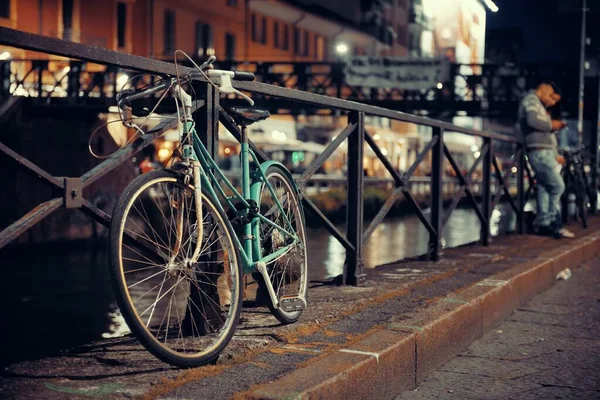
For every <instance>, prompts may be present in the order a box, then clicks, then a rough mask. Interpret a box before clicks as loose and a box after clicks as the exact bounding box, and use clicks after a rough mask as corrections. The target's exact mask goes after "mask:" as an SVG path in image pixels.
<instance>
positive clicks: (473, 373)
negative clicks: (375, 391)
mask: <svg viewBox="0 0 600 400" xmlns="http://www.w3.org/2000/svg"><path fill="white" fill-rule="evenodd" d="M599 332H600V258H596V259H594V260H592V261H589V262H587V263H586V264H584V265H583V266H581V267H580V268H577V269H575V270H573V275H572V277H571V279H569V280H567V281H559V282H558V283H557V284H555V285H554V286H552V287H551V288H550V289H548V290H547V291H545V292H543V293H542V294H540V295H538V296H536V297H535V298H534V299H533V300H532V301H531V302H529V303H527V304H526V305H524V306H522V307H520V308H519V309H517V310H516V311H515V312H514V313H513V314H512V315H511V316H510V317H509V318H508V320H507V321H506V322H504V323H503V324H502V325H500V326H499V327H497V328H496V329H493V330H491V331H490V332H489V333H487V334H486V335H485V336H483V337H482V338H481V339H479V340H477V341H476V342H474V343H473V344H472V345H471V346H470V347H469V348H468V349H467V350H466V351H464V352H463V353H461V354H460V355H459V356H458V357H456V358H454V359H453V360H451V361H450V362H448V363H446V364H445V365H443V366H442V367H441V368H439V369H437V370H436V371H435V372H434V373H432V374H431V375H430V376H429V377H428V378H426V379H425V380H424V381H423V382H422V383H421V384H420V385H419V386H418V387H417V389H416V390H414V391H407V392H404V393H403V394H402V395H400V396H399V397H397V400H422V399H519V400H527V399H582V400H583V399H598V398H600V334H599Z"/></svg>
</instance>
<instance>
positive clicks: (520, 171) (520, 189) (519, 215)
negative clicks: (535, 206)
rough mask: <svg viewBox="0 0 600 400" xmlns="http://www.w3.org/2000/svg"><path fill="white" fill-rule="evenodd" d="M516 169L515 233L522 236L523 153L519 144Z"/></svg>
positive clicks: (523, 205) (523, 217)
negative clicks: (516, 207) (516, 204)
mask: <svg viewBox="0 0 600 400" xmlns="http://www.w3.org/2000/svg"><path fill="white" fill-rule="evenodd" d="M517 168H518V171H517V199H518V203H519V211H518V212H517V233H518V234H519V235H522V234H523V233H525V214H524V213H525V171H524V169H525V152H524V151H523V146H522V145H521V144H519V145H517Z"/></svg>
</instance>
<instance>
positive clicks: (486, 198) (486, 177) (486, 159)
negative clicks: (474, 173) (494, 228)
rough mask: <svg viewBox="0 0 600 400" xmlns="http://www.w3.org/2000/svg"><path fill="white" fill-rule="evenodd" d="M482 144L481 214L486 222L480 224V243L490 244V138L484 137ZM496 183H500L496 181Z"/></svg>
mask: <svg viewBox="0 0 600 400" xmlns="http://www.w3.org/2000/svg"><path fill="white" fill-rule="evenodd" d="M483 143H484V146H485V147H487V151H486V152H485V154H483V182H482V186H483V187H482V192H483V195H482V199H481V200H482V202H483V215H484V216H485V220H486V224H485V226H483V225H482V226H481V244H482V245H484V246H488V245H489V244H490V215H491V211H492V210H491V208H492V188H491V184H492V179H491V178H492V157H493V150H492V146H493V143H492V139H490V138H484V139H483ZM498 184H500V183H499V182H498Z"/></svg>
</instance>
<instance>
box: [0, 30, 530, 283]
mask: <svg viewBox="0 0 600 400" xmlns="http://www.w3.org/2000/svg"><path fill="white" fill-rule="evenodd" d="M0 44H4V45H9V46H14V47H20V48H23V49H27V50H34V51H40V52H44V53H48V54H53V55H58V56H63V57H68V58H73V59H77V60H81V61H85V62H92V63H96V64H104V65H107V66H108V67H110V68H122V69H128V70H135V71H140V72H144V73H149V74H159V75H175V73H176V71H175V66H174V65H173V64H170V63H166V62H162V61H157V60H152V59H147V58H143V57H139V56H133V55H127V54H122V53H118V52H114V51H110V50H106V49H100V48H94V47H90V46H87V45H83V44H78V43H72V42H66V41H62V40H59V39H55V38H49V37H43V36H38V35H34V34H29V33H25V32H21V31H16V30H11V29H7V28H0ZM180 72H181V73H184V74H185V73H187V72H191V70H189V69H187V68H185V67H184V68H180ZM234 86H235V87H236V88H237V89H239V90H242V91H245V92H249V93H251V94H252V95H254V96H257V97H261V98H278V99H283V100H285V101H287V102H289V103H290V104H291V103H294V104H303V105H311V106H315V107H319V108H325V109H330V110H335V111H336V112H337V113H342V114H346V115H347V116H348V124H347V126H346V127H345V128H344V129H343V130H342V132H341V133H339V134H338V135H337V136H336V137H335V139H334V140H333V141H332V142H331V143H330V144H329V145H328V146H327V147H326V149H325V150H324V151H323V152H322V153H321V154H319V155H318V156H317V157H316V158H315V159H314V160H313V162H312V163H311V164H310V165H309V166H308V167H307V169H306V170H305V171H304V173H303V174H302V175H301V176H299V177H298V179H297V180H298V183H299V186H300V187H304V186H306V185H307V183H308V182H309V181H311V179H312V177H313V176H314V175H315V173H316V172H317V171H318V170H319V168H320V167H321V166H322V165H323V163H324V162H325V161H326V160H327V159H328V157H330V156H331V155H332V154H333V153H334V151H335V150H336V149H337V148H338V147H339V146H340V145H341V144H342V142H344V141H347V159H346V163H347V176H346V177H345V178H344V179H345V182H346V188H347V193H348V196H347V204H346V209H347V215H346V232H342V231H340V230H339V229H338V228H337V227H336V226H335V225H334V224H333V223H332V222H331V221H330V220H329V219H328V218H327V217H326V216H325V215H324V214H323V213H322V212H321V210H319V208H318V207H316V206H315V204H314V203H313V202H312V201H311V200H310V198H309V197H308V196H307V195H306V194H305V193H304V192H302V193H301V198H302V203H303V205H304V207H305V209H306V210H308V211H309V212H311V213H313V214H314V215H315V217H316V218H318V219H320V220H321V221H322V223H323V226H324V227H325V228H326V229H327V230H328V231H329V232H330V233H331V234H332V235H333V236H334V237H335V238H336V239H337V240H338V241H339V242H340V243H341V244H342V245H343V247H344V248H345V249H346V263H345V279H344V281H345V283H347V284H352V285H355V284H358V283H359V282H360V281H361V278H362V277H363V276H364V266H363V261H362V260H363V257H362V247H363V243H364V242H365V241H366V240H368V238H369V237H370V236H371V234H372V233H373V232H374V230H375V229H376V227H377V226H378V225H379V224H380V223H381V221H382V220H383V219H384V218H385V217H386V215H387V214H388V212H389V211H390V209H391V207H392V206H393V205H394V203H395V202H396V200H398V199H399V198H400V197H401V196H404V198H405V199H406V201H407V203H408V204H409V206H410V207H412V209H413V210H414V212H415V213H416V215H417V216H418V218H419V220H420V221H421V223H422V224H423V225H424V226H425V228H426V229H427V231H428V232H429V251H428V255H429V256H430V257H431V259H433V260H438V259H439V257H440V250H441V239H442V229H443V225H444V223H445V222H446V221H447V220H448V218H449V216H450V214H451V213H452V211H453V210H454V209H455V208H456V206H457V204H458V202H459V201H460V199H461V198H462V197H463V196H465V197H466V199H467V200H468V201H469V202H470V204H471V206H472V207H473V209H474V210H475V212H476V214H477V216H478V218H479V220H480V222H481V243H482V244H483V245H488V244H489V241H490V215H491V210H492V208H493V206H494V204H496V203H497V202H498V201H499V198H500V196H502V194H504V195H505V196H506V198H507V199H508V201H509V203H510V205H511V207H512V209H513V210H514V212H515V213H516V215H517V231H518V232H519V233H522V232H523V229H524V227H523V222H524V220H523V208H524V203H525V200H526V192H525V190H524V183H525V182H524V170H525V162H524V149H523V144H522V142H521V141H520V140H519V139H518V138H516V137H513V136H508V135H503V134H497V133H493V132H486V131H478V130H474V129H468V128H463V127H459V126H455V125H452V124H450V123H447V122H443V121H438V120H434V119H430V118H425V117H420V116H416V115H411V114H406V113H403V112H399V111H393V110H390V109H385V108H379V107H375V106H372V105H366V104H362V103H358V102H353V101H348V100H342V99H339V98H334V97H328V96H324V95H320V94H315V93H308V92H304V91H299V90H293V89H289V88H286V87H281V86H275V85H270V84H266V83H262V82H238V81H234ZM197 92H199V93H201V94H202V96H201V97H202V99H201V100H199V101H196V102H195V104H194V109H195V110H197V113H196V117H195V118H196V127H197V130H198V132H199V134H200V135H201V138H202V140H203V141H204V142H205V144H206V146H207V149H208V150H209V151H210V152H211V153H212V154H213V156H217V154H218V153H217V152H218V148H217V140H218V124H219V122H221V123H222V124H223V125H224V127H225V128H226V129H227V130H229V132H231V133H232V134H233V135H234V136H235V137H236V138H237V139H238V140H239V138H240V131H239V128H238V127H237V126H236V125H235V123H234V121H233V119H232V118H231V117H230V116H229V114H228V113H227V110H226V107H225V105H224V104H222V103H221V98H220V96H219V93H218V91H217V90H216V89H214V88H213V86H212V85H209V84H206V83H200V84H199V88H198V90H197ZM366 115H370V116H377V117H384V118H389V119H391V120H397V121H403V122H409V123H413V124H418V125H424V126H428V127H431V128H432V130H433V134H432V137H431V140H430V141H429V142H428V143H427V144H426V145H425V146H424V148H423V149H422V150H421V152H420V153H419V154H418V156H417V157H416V160H415V162H414V163H413V164H412V165H411V166H410V167H409V168H407V169H406V171H404V172H399V171H398V170H397V169H396V168H395V167H394V165H392V162H391V161H390V160H389V158H388V157H387V156H386V155H385V153H384V152H383V151H382V149H381V148H380V147H379V145H378V144H377V142H376V140H374V139H373V136H372V135H371V134H370V133H369V132H368V131H367V130H366V129H365V116H366ZM176 124H177V119H173V120H172V119H168V120H166V121H165V122H162V123H161V124H159V125H158V126H156V127H154V128H153V129H152V130H150V131H148V132H147V133H146V134H144V135H143V136H141V137H140V138H139V139H138V140H136V141H135V142H134V143H132V144H130V145H128V146H127V147H125V148H122V149H121V150H119V151H117V152H116V153H114V154H113V155H112V156H111V157H109V158H108V159H106V160H105V161H103V162H102V163H100V164H99V165H97V166H96V167H94V168H93V169H91V170H90V171H88V172H87V173H85V174H83V175H82V176H79V177H55V176H52V175H51V174H49V173H48V172H46V171H44V170H42V169H41V168H39V167H38V166H36V165H35V164H34V163H32V162H31V161H29V160H27V159H26V158H24V157H22V156H20V155H19V154H17V153H15V152H14V151H13V150H11V149H9V148H8V147H7V146H5V145H3V144H1V143H0V152H2V153H3V154H4V155H5V157H6V158H5V159H7V160H9V161H13V162H15V163H16V164H17V165H18V166H19V167H20V168H21V169H23V170H25V171H27V172H29V173H30V174H31V175H33V176H34V177H36V178H37V179H39V180H41V181H42V182H43V183H45V184H46V185H47V186H49V187H50V188H52V189H53V196H52V198H51V199H50V200H48V201H46V202H44V203H42V204H40V205H39V206H38V207H36V208H34V209H33V210H31V211H30V212H29V213H27V214H26V215H25V216H23V217H22V218H21V219H19V220H18V221H16V222H14V223H13V224H11V225H10V226H8V227H7V228H5V229H4V230H3V231H2V232H0V248H2V247H3V246H5V245H6V244H8V243H9V242H10V241H12V240H13V239H14V238H16V237H17V236H18V235H20V234H21V233H23V232H25V231H26V230H27V229H29V228H30V227H31V226H33V225H34V224H36V223H37V222H39V221H40V220H42V219H43V218H45V217H46V216H48V215H49V214H51V213H52V212H53V211H55V210H56V209H58V208H60V207H65V208H78V209H81V210H82V211H83V212H85V213H86V214H87V215H88V216H90V217H91V218H93V219H95V220H96V221H98V222H100V223H101V224H104V225H109V223H110V219H111V217H110V215H108V214H106V213H105V212H103V211H102V210H100V209H98V208H97V207H95V206H94V205H93V204H92V203H90V202H89V201H88V200H86V199H85V198H84V197H83V196H82V190H83V188H85V187H86V186H89V185H90V184H91V183H93V182H95V181H97V180H98V179H99V178H100V177H102V176H104V175H106V174H107V173H109V172H110V171H112V170H113V169H115V168H116V167H117V166H119V165H120V164H122V163H124V162H125V161H127V160H128V159H130V157H131V156H132V155H133V154H135V153H137V152H139V151H140V150H141V149H142V148H144V147H145V146H147V145H148V144H150V143H151V142H152V141H153V140H154V139H155V138H156V137H157V136H158V135H160V134H161V133H162V132H164V131H165V130H166V129H170V128H172V127H174V126H175V125H176ZM446 132H459V133H462V134H466V135H472V136H477V137H480V138H482V139H483V143H484V145H483V147H482V149H481V150H480V155H479V157H478V158H477V160H476V161H475V163H474V165H473V166H472V167H471V169H470V170H469V171H468V172H467V173H463V171H461V169H460V167H459V165H458V164H457V162H456V161H455V159H454V157H453V156H452V154H451V152H450V151H449V149H448V147H447V146H446V145H445V142H444V136H445V133H446ZM498 141H501V142H505V143H509V144H510V145H512V146H513V148H514V152H515V157H514V161H515V164H516V168H517V171H518V172H517V196H516V199H513V196H512V195H511V193H510V191H509V187H508V186H509V179H508V176H507V174H506V172H505V173H503V171H502V169H501V167H500V166H499V163H498V160H497V157H496V155H495V154H494V150H493V149H494V143H495V142H498ZM365 144H366V145H367V146H369V147H370V148H371V149H372V151H373V152H374V154H375V155H376V156H377V158H378V159H379V160H380V162H381V163H382V164H383V165H384V167H385V169H386V170H387V171H388V173H389V175H390V176H391V181H390V182H391V183H392V192H391V194H390V196H389V197H388V199H387V200H386V201H385V203H384V205H383V206H382V208H381V209H380V210H379V212H378V213H377V215H376V216H375V218H374V219H373V220H372V221H371V222H370V224H369V225H368V226H366V227H365V226H364V225H363V221H364V218H363V191H364V188H365V184H366V181H365V177H364V176H363V154H364V149H365ZM250 145H251V147H252V149H253V150H254V152H255V153H256V155H257V156H258V158H260V160H261V161H262V160H265V159H266V156H265V154H264V153H263V152H262V151H261V150H260V149H259V148H258V147H257V146H256V145H254V144H253V143H250ZM429 153H431V159H432V168H431V178H430V193H431V213H430V218H427V217H426V215H425V213H424V212H423V210H422V209H421V207H420V206H419V203H418V202H417V201H416V200H415V197H414V195H413V193H412V192H411V183H410V181H411V179H412V178H414V177H413V175H414V174H415V171H416V170H417V168H418V167H419V165H420V164H421V163H422V162H423V160H425V159H426V157H427V156H428V154H429ZM445 159H446V160H448V162H449V163H450V165H451V167H452V169H453V170H454V172H455V174H456V179H457V185H458V190H457V191H456V193H455V195H454V197H453V199H452V201H451V204H450V206H449V207H448V208H447V209H446V210H444V209H443V199H442V191H443V185H444V182H443V180H444V179H443V175H444V173H443V164H444V160H445ZM480 164H481V167H482V171H483V175H482V181H481V182H480V183H478V184H480V185H481V193H480V197H481V201H480V202H478V201H477V200H476V198H475V194H474V192H473V184H474V182H473V172H474V171H475V170H476V169H477V168H478V167H479V165H480ZM493 177H495V182H496V185H495V186H496V190H495V193H492V180H493ZM479 203H481V205H480V204H479ZM130 239H131V240H135V239H134V238H130Z"/></svg>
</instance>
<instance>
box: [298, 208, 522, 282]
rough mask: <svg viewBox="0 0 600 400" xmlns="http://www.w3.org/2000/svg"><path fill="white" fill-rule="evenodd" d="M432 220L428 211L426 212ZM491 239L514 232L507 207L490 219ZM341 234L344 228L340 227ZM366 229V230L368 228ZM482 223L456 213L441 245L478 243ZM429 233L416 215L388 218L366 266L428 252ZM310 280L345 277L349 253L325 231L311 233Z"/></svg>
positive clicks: (372, 241)
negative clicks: (346, 258)
mask: <svg viewBox="0 0 600 400" xmlns="http://www.w3.org/2000/svg"><path fill="white" fill-rule="evenodd" d="M425 215H426V217H427V218H429V211H428V210H426V211H425ZM490 225H491V226H490V232H491V234H492V236H496V235H499V234H501V233H505V232H509V231H512V230H514V229H515V225H516V215H515V214H514V213H513V212H512V210H511V209H510V206H509V205H507V204H502V205H499V206H497V207H496V208H495V209H494V210H493V211H492V215H491V219H490ZM337 227H338V229H340V231H341V232H344V231H345V227H344V226H343V225H338V226H337ZM365 229H366V227H365ZM480 231H481V223H480V222H479V218H478V217H477V214H476V213H475V212H474V211H472V210H471V209H466V208H465V209H462V208H459V209H457V210H455V211H454V212H453V213H452V214H451V216H450V218H449V220H448V223H447V224H446V226H444V232H443V239H442V245H443V246H444V247H457V246H461V245H464V244H467V243H472V242H475V241H477V240H479V235H480ZM428 241H429V232H428V231H427V229H426V228H425V226H423V224H422V223H421V221H420V220H419V219H418V218H417V217H416V216H414V215H411V216H406V217H402V218H388V219H386V220H385V221H384V222H383V223H381V224H380V225H379V226H378V227H377V229H375V231H374V232H373V234H372V235H371V237H370V238H369V240H368V241H367V242H366V243H365V245H364V247H363V257H364V262H365V266H366V267H367V268H373V267H375V266H377V265H381V264H385V263H389V262H393V261H397V260H400V259H403V258H408V257H414V256H418V255H421V254H424V253H426V252H427V246H428ZM308 246H309V249H310V254H309V255H310V256H311V258H310V259H309V265H310V279H312V280H321V279H326V278H331V277H334V276H337V275H340V274H342V272H343V267H344V259H345V256H346V252H345V249H344V247H343V246H342V245H341V244H340V243H339V242H338V241H337V240H336V239H335V238H334V237H333V236H331V235H330V234H329V233H328V232H327V231H325V230H324V229H310V228H309V230H308Z"/></svg>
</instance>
